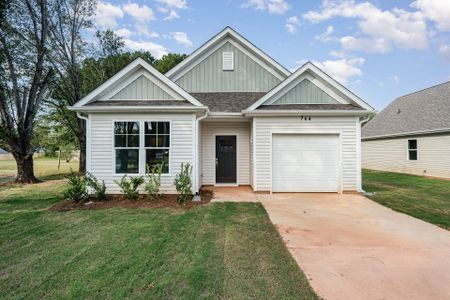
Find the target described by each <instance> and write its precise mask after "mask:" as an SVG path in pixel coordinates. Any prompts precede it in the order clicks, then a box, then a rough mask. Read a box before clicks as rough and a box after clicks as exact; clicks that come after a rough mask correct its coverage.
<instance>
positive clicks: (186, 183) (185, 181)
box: [175, 163, 192, 203]
mask: <svg viewBox="0 0 450 300" xmlns="http://www.w3.org/2000/svg"><path fill="white" fill-rule="evenodd" d="M191 173H192V166H191V164H189V163H187V164H183V163H181V172H180V173H179V174H177V175H176V176H175V187H176V189H177V192H179V193H180V194H179V195H178V197H177V202H178V203H185V202H186V201H187V200H189V198H192V180H191Z"/></svg>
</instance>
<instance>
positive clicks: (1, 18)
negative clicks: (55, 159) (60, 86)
mask: <svg viewBox="0 0 450 300" xmlns="http://www.w3.org/2000/svg"><path fill="white" fill-rule="evenodd" d="M0 5H1V6H0V59H1V61H0V132H1V133H0V135H1V138H0V140H2V141H3V143H4V144H3V145H1V147H4V148H6V149H7V150H8V151H9V152H11V153H12V155H13V156H14V159H15V160H16V164H17V177H16V179H15V181H16V182H18V183H34V182H37V181H38V180H37V178H36V177H35V175H34V170H33V152H34V151H33V150H34V149H33V147H32V136H33V134H32V133H33V125H34V120H35V117H36V114H37V112H38V110H39V108H40V107H41V104H42V101H43V99H44V97H45V96H46V95H47V94H48V90H49V86H50V82H51V80H52V77H53V75H54V71H53V69H52V68H51V66H49V65H48V64H47V63H46V55H47V47H46V46H47V42H48V32H49V31H48V7H47V1H46V0H9V1H2V2H1V4H0Z"/></svg>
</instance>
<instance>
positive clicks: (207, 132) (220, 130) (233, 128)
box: [201, 122, 250, 185]
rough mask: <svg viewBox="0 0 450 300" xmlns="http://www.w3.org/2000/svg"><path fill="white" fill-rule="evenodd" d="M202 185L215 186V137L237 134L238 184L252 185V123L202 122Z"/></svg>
mask: <svg viewBox="0 0 450 300" xmlns="http://www.w3.org/2000/svg"><path fill="white" fill-rule="evenodd" d="M201 127H202V128H201V134H202V138H201V140H202V184H204V185H213V184H215V167H216V165H215V161H216V156H215V155H216V141H215V135H221V134H224V135H227V134H235V133H237V134H238V135H239V136H238V140H237V147H238V151H237V152H238V153H237V155H238V158H237V163H238V180H239V181H238V184H241V185H248V184H250V123H249V122H202V124H201Z"/></svg>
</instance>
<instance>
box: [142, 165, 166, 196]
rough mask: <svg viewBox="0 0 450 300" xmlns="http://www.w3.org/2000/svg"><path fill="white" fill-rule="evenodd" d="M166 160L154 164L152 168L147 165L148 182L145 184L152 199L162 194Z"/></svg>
mask: <svg viewBox="0 0 450 300" xmlns="http://www.w3.org/2000/svg"><path fill="white" fill-rule="evenodd" d="M163 166H164V162H161V163H159V164H157V165H156V166H153V167H152V168H151V169H150V167H149V166H147V174H146V177H147V180H148V181H147V183H146V184H145V187H144V189H145V191H146V192H147V194H148V197H149V198H150V200H155V199H156V198H157V197H158V196H159V195H160V188H161V174H162V170H163Z"/></svg>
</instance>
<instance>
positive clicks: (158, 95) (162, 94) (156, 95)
mask: <svg viewBox="0 0 450 300" xmlns="http://www.w3.org/2000/svg"><path fill="white" fill-rule="evenodd" d="M111 99H114V100H117V99H133V100H140V99H156V100H166V99H174V97H172V96H171V95H169V94H168V93H167V92H166V91H164V90H163V89H162V88H160V87H159V86H158V85H156V84H155V83H154V82H152V81H150V80H148V79H147V78H146V77H145V76H144V75H141V76H140V77H139V78H137V79H136V80H134V81H133V82H131V83H130V84H129V85H127V86H126V87H124V88H123V89H121V90H120V91H119V92H117V93H116V94H115V95H114V96H112V97H111Z"/></svg>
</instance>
